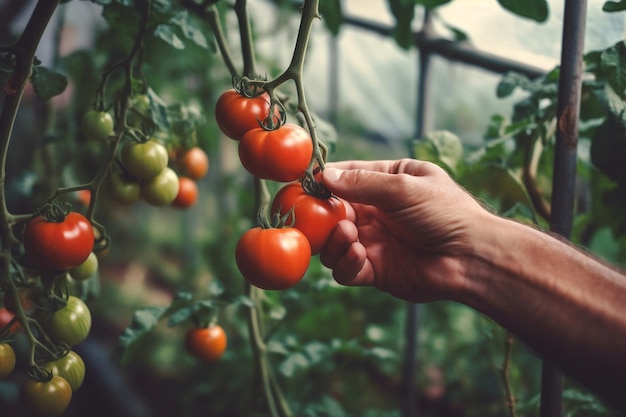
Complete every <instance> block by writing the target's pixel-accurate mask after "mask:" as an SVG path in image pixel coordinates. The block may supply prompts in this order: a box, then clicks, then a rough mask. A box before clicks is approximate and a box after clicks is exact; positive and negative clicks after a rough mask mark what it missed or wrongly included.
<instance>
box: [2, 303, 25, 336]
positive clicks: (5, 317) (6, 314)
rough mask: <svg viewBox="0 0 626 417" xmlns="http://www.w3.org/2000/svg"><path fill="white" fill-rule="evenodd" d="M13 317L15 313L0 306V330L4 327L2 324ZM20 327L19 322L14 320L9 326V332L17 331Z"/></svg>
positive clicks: (4, 324)
mask: <svg viewBox="0 0 626 417" xmlns="http://www.w3.org/2000/svg"><path fill="white" fill-rule="evenodd" d="M14 317H15V314H13V313H11V312H10V311H9V310H7V309H6V308H4V307H3V308H0V330H1V329H2V328H4V326H6V325H7V324H9V323H10V322H11V320H13V318H14ZM20 327H21V324H20V322H19V321H17V320H16V321H15V323H13V325H12V326H11V327H10V328H9V334H12V333H15V332H17V331H18V330H19V329H20Z"/></svg>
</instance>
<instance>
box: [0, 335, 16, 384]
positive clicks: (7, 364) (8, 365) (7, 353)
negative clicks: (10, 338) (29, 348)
mask: <svg viewBox="0 0 626 417" xmlns="http://www.w3.org/2000/svg"><path fill="white" fill-rule="evenodd" d="M14 368H15V351H14V350H13V348H12V347H11V345H9V344H8V343H0V378H6V377H7V376H9V375H10V374H11V372H13V369H14Z"/></svg>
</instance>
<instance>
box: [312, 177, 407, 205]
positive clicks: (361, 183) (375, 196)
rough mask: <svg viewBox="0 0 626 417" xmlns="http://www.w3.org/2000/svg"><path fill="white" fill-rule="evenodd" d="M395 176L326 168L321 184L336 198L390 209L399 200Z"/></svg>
mask: <svg viewBox="0 0 626 417" xmlns="http://www.w3.org/2000/svg"><path fill="white" fill-rule="evenodd" d="M395 176H397V175H394V174H388V173H383V172H378V171H369V170H365V169H351V170H343V169H337V168H326V169H325V170H324V171H323V172H322V184H323V185H324V186H325V187H326V188H327V189H328V190H329V191H330V192H331V193H333V194H335V195H336V196H337V197H340V198H342V199H344V200H347V201H349V202H352V203H361V204H367V205H371V206H376V207H379V208H381V209H392V208H395V207H396V205H397V204H395V203H394V202H395V201H397V199H398V198H399V194H398V192H399V191H400V190H398V189H397V188H398V187H397V186H398V185H399V184H398V183H397V181H395V180H396V178H393V177H395Z"/></svg>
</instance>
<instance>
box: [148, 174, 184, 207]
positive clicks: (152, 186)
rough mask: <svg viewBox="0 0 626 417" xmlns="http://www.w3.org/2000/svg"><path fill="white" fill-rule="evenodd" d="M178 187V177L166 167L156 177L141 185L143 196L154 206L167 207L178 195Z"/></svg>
mask: <svg viewBox="0 0 626 417" xmlns="http://www.w3.org/2000/svg"><path fill="white" fill-rule="evenodd" d="M178 187H179V183H178V175H176V173H175V172H174V170H173V169H172V168H167V167H166V168H165V169H164V170H163V172H161V173H160V174H159V175H157V176H156V177H154V178H152V179H151V180H147V181H144V182H142V183H141V195H142V197H143V199H144V200H146V201H147V202H148V203H149V204H151V205H153V206H157V207H160V206H167V205H168V204H171V203H172V201H174V199H175V198H176V196H177V195H178Z"/></svg>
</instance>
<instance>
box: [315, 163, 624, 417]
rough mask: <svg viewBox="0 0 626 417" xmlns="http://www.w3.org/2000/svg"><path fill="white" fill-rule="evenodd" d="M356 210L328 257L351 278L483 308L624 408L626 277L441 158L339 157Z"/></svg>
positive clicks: (336, 170) (326, 176)
mask: <svg viewBox="0 0 626 417" xmlns="http://www.w3.org/2000/svg"><path fill="white" fill-rule="evenodd" d="M322 183H323V184H324V185H325V186H326V187H327V188H328V189H329V191H331V192H332V193H334V194H335V195H337V196H338V197H340V198H342V199H344V200H345V201H346V202H347V204H346V209H347V212H348V216H347V219H346V220H342V221H340V222H339V223H338V224H337V226H336V228H335V229H334V231H333V233H332V235H331V237H330V240H329V241H328V243H327V245H326V247H325V248H324V249H323V250H322V253H321V254H320V259H321V261H322V263H324V265H326V266H328V267H329V268H331V269H332V271H333V276H334V277H335V279H336V280H337V281H338V282H339V283H341V284H344V285H358V286H374V287H376V288H378V289H380V290H382V291H385V292H388V293H390V294H391V295H393V296H395V297H398V298H401V299H404V300H406V301H409V302H414V303H421V302H428V301H435V300H450V301H455V302H459V303H462V304H465V305H467V306H469V307H472V308H474V309H475V310H477V311H479V312H481V313H483V314H485V315H486V316H488V317H490V318H491V319H493V320H494V321H496V322H498V323H499V324H500V325H502V326H503V327H505V328H507V329H508V330H510V331H511V332H513V333H514V334H516V335H517V337H518V338H519V339H520V340H522V341H523V342H525V343H526V344H527V345H528V346H529V347H531V348H532V349H533V350H534V351H535V352H536V353H537V354H538V355H540V356H541V357H543V358H544V359H546V360H548V361H550V362H551V363H553V364H555V365H556V366H557V367H559V368H560V369H561V370H562V371H563V372H564V373H565V374H566V375H568V376H570V377H572V378H574V379H577V380H578V381H579V382H580V383H582V384H583V385H586V386H587V387H588V388H589V389H591V390H592V391H594V392H595V393H596V394H598V395H599V397H600V398H603V399H604V400H605V401H606V402H607V403H608V404H609V405H612V406H614V407H616V408H619V409H626V396H624V395H623V394H624V391H623V390H624V387H625V386H626V360H624V358H625V357H626V275H624V273H622V272H620V271H617V270H616V269H614V268H612V267H611V266H608V265H606V264H604V263H603V262H601V261H599V260H596V259H594V258H592V257H591V256H590V255H588V254H586V253H584V252H582V251H581V250H579V249H578V248H575V247H573V246H572V245H571V244H569V243H567V242H564V241H562V240H561V239H560V238H557V237H554V236H551V235H550V234H548V233H545V232H543V231H540V230H537V229H535V228H532V227H529V226H526V225H523V224H520V223H517V222H515V221H513V220H509V219H504V218H502V217H499V216H497V215H495V214H494V213H492V212H490V211H489V210H487V209H485V208H484V207H483V206H482V205H481V204H480V203H479V202H478V201H477V200H476V199H475V198H474V197H472V196H471V195H470V194H469V193H467V192H466V191H465V190H464V189H463V188H461V187H460V186H459V185H457V184H456V183H455V182H454V181H453V180H452V179H451V178H450V177H449V176H448V175H447V173H446V172H445V171H443V170H442V169H441V168H439V167H437V166H436V165H434V164H431V163H428V162H422V161H417V160H410V159H403V160H398V161H346V162H341V163H331V164H328V165H327V168H326V169H325V170H324V172H323V173H322Z"/></svg>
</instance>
